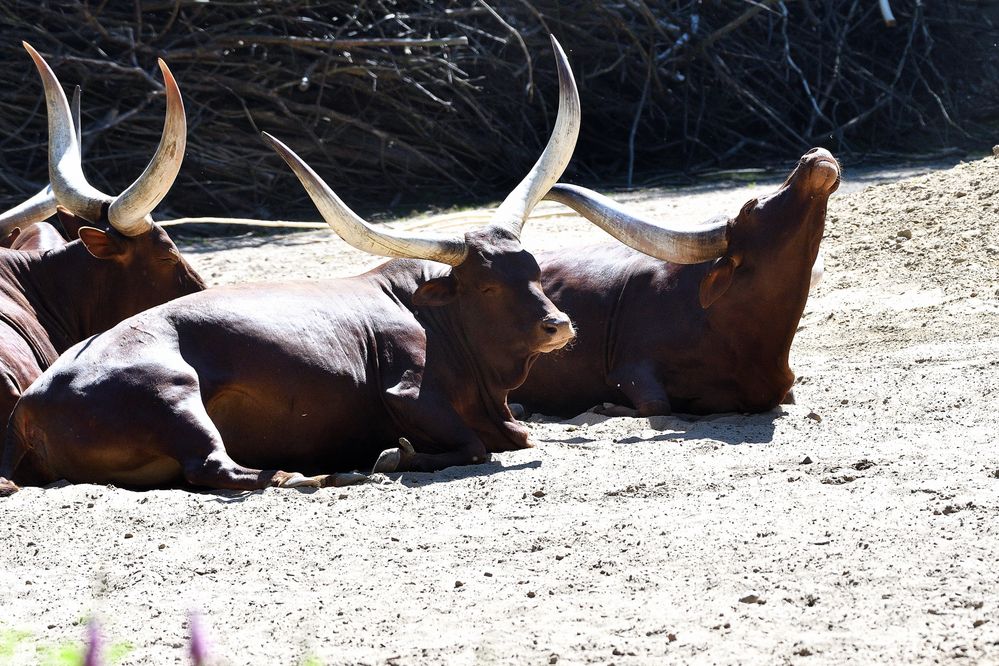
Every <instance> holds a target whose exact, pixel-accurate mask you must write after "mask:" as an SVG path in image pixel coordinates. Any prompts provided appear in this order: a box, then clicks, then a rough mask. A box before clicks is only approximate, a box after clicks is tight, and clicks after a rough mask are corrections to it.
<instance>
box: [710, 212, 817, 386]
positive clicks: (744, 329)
mask: <svg viewBox="0 0 999 666" xmlns="http://www.w3.org/2000/svg"><path fill="white" fill-rule="evenodd" d="M809 216H810V217H812V219H811V220H810V221H809V222H806V223H805V224H802V225H800V226H799V227H798V228H797V229H795V230H794V231H792V232H791V233H790V234H788V235H787V237H785V238H783V239H782V242H781V243H780V247H779V248H778V249H777V250H776V251H774V252H770V253H765V254H764V255H763V256H761V257H760V258H759V260H760V261H762V262H766V264H767V266H766V267H765V268H763V269H757V270H756V271H754V272H755V276H754V277H752V278H750V280H749V281H747V282H745V283H741V284H740V283H739V282H737V283H736V284H735V285H733V286H734V287H735V288H734V289H733V290H732V293H731V294H728V295H727V297H729V298H731V299H732V300H733V301H734V302H737V303H740V305H739V306H738V307H736V308H733V309H731V310H729V309H728V308H725V309H726V310H729V311H733V312H736V313H737V315H736V317H737V319H738V320H739V321H740V322H742V325H741V326H739V327H738V328H736V329H734V330H739V331H740V332H741V333H740V338H741V339H742V340H744V341H745V342H746V343H747V344H745V345H742V346H743V348H745V349H753V354H754V356H756V357H758V358H776V359H780V365H781V367H787V366H788V361H789V356H790V352H791V343H792V341H793V339H794V334H795V332H796V331H797V328H798V323H799V322H800V320H801V315H802V314H803V313H804V311H805V304H806V302H807V301H808V288H809V281H810V277H811V271H812V265H813V264H814V263H815V259H816V257H817V255H818V251H819V243H820V241H821V240H822V233H823V230H824V229H825V207H824V206H823V208H822V210H821V211H809ZM816 227H817V228H816ZM773 267H779V279H778V280H777V281H776V283H771V284H770V285H760V284H754V281H756V280H760V279H763V277H762V276H772V275H773V274H774V270H773ZM774 284H776V286H777V288H776V289H774ZM743 285H744V286H743ZM762 294H770V297H769V298H767V299H766V300H765V301H763V302H761V295H762ZM750 322H751V323H753V324H755V325H749V326H747V325H746V324H747V323H750ZM730 325H731V324H730ZM778 326H779V330H775V329H776V328H777V327H778Z"/></svg>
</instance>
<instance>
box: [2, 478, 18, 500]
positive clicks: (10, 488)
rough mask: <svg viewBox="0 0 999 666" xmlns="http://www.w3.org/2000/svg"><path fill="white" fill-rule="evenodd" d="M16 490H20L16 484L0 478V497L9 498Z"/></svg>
mask: <svg viewBox="0 0 999 666" xmlns="http://www.w3.org/2000/svg"><path fill="white" fill-rule="evenodd" d="M18 490H20V488H18V486H17V484H16V483H14V482H13V481H8V480H7V479H5V478H3V477H0V497H10V496H11V495H13V494H14V493H16V492H17V491H18Z"/></svg>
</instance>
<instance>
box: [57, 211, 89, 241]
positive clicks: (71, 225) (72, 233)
mask: <svg viewBox="0 0 999 666" xmlns="http://www.w3.org/2000/svg"><path fill="white" fill-rule="evenodd" d="M56 217H58V218H59V223H60V224H61V225H62V229H63V231H65V232H66V234H65V235H66V238H67V239H68V240H76V239H77V238H79V237H80V227H82V226H83V225H85V224H86V223H87V221H86V220H84V219H83V218H82V217H77V216H76V215H73V214H72V213H70V212H69V211H68V210H66V209H65V208H63V207H62V206H58V207H56Z"/></svg>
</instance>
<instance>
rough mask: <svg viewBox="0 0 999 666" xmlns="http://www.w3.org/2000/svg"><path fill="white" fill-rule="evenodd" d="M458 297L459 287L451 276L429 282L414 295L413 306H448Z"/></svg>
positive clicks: (422, 285) (421, 286)
mask: <svg viewBox="0 0 999 666" xmlns="http://www.w3.org/2000/svg"><path fill="white" fill-rule="evenodd" d="M457 295H458V285H457V283H456V282H455V280H454V278H453V277H451V276H450V275H447V276H445V277H439V278H434V279H433V280H427V281H426V282H424V283H423V284H421V285H420V286H419V288H418V289H417V290H416V293H414V294H413V305H416V306H424V305H428V306H439V305H447V304H448V303H450V302H451V301H453V300H454V297H455V296H457Z"/></svg>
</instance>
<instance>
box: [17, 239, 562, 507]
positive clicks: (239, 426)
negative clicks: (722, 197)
mask: <svg viewBox="0 0 999 666" xmlns="http://www.w3.org/2000/svg"><path fill="white" fill-rule="evenodd" d="M465 242H466V243H467V245H468V248H469V252H468V256H467V258H466V260H465V261H464V262H463V263H461V264H460V265H458V266H456V267H454V268H453V269H451V268H448V267H446V266H443V265H441V264H437V263H433V262H427V261H419V260H410V259H397V260H393V261H389V262H387V263H385V264H383V265H382V266H380V267H378V268H376V269H374V270H372V271H370V272H368V273H365V274H363V275H360V276H357V277H353V278H344V279H339V280H328V281H322V282H310V283H307V282H299V283H291V284H258V285H248V286H241V287H226V288H218V289H211V290H208V291H205V292H203V293H200V294H194V295H192V296H188V297H186V298H182V299H179V300H177V301H173V302H171V303H167V304H165V305H162V306H160V307H157V308H154V309H152V310H149V311H147V312H144V313H142V314H139V315H137V316H135V317H132V318H130V319H127V320H125V321H123V322H122V323H121V324H119V325H118V326H116V327H115V328H113V329H111V330H110V331H108V332H106V333H103V334H101V335H98V336H96V337H94V338H92V339H90V340H87V341H85V342H83V343H81V344H79V345H77V346H76V347H74V348H73V349H71V350H70V351H69V352H67V353H66V354H65V355H63V356H62V357H61V358H60V359H59V360H58V361H57V362H56V363H55V364H54V365H53V366H52V368H50V369H49V371H47V372H46V373H45V374H44V375H43V376H42V377H41V378H39V380H38V381H37V382H36V383H35V384H34V385H33V386H32V388H31V389H29V390H28V391H27V392H26V393H25V395H24V397H23V398H22V399H21V401H20V402H19V403H18V407H17V409H16V411H15V414H14V416H13V417H12V420H11V423H12V429H11V434H10V435H9V437H8V440H7V445H6V451H5V458H6V460H8V461H12V460H13V461H15V462H16V460H20V459H21V456H24V457H25V459H27V458H33V459H34V460H35V461H36V462H37V464H35V465H34V469H35V470H36V471H37V470H41V471H42V474H40V475H38V476H36V477H35V478H31V479H24V480H25V481H30V482H32V483H41V482H45V481H49V480H52V479H56V478H62V477H65V478H67V479H69V480H71V481H76V482H96V483H117V484H125V485H132V486H143V487H149V486H159V485H164V484H173V483H178V482H184V481H187V482H188V483H191V484H195V485H205V486H212V487H221V488H260V487H264V486H267V485H270V484H283V483H284V481H286V480H287V479H288V477H289V476H291V475H290V474H289V473H286V472H280V471H277V470H279V469H292V468H294V469H295V470H298V471H305V472H308V473H310V474H314V473H319V472H330V471H336V470H349V469H354V468H357V467H359V466H365V465H371V464H372V463H373V462H374V461H375V460H376V458H377V457H378V455H379V454H380V453H381V452H382V451H383V450H385V449H387V448H389V447H394V446H396V444H397V442H398V440H399V438H400V437H405V438H407V439H408V440H409V441H411V442H412V444H413V445H414V447H415V450H416V452H415V453H414V454H410V453H406V452H405V451H403V452H401V454H400V460H399V464H398V469H410V470H434V469H439V468H442V467H446V466H449V465H458V464H469V463H475V462H482V461H485V460H487V459H488V456H489V452H490V451H503V450H508V449H516V448H523V447H526V446H530V444H529V442H528V432H527V429H526V428H525V427H524V426H523V425H521V424H519V423H518V422H517V421H516V420H514V419H513V417H512V415H511V414H510V412H509V410H508V409H507V405H506V394H507V391H508V390H509V389H510V388H512V387H514V386H517V385H518V384H520V383H521V382H522V381H523V380H524V378H525V377H526V375H527V372H528V370H529V369H530V366H531V364H532V362H533V361H534V359H535V358H536V357H537V356H538V354H540V353H542V352H545V351H549V350H552V349H554V348H557V347H560V346H562V345H564V344H565V343H566V342H567V341H568V340H569V339H570V338H571V337H572V327H571V324H570V323H569V320H568V318H567V317H566V316H565V315H564V314H562V313H561V312H559V311H558V310H557V309H556V308H555V307H554V305H553V304H552V303H551V301H550V300H548V299H547V298H546V297H545V295H544V293H543V292H542V290H541V284H540V269H539V267H538V265H537V262H536V261H535V260H534V258H533V257H532V256H531V255H530V254H529V253H528V252H526V251H525V250H524V249H523V248H522V247H521V246H520V242H519V241H518V240H517V239H516V237H515V236H514V234H513V233H512V232H511V231H509V230H507V229H504V228H501V227H497V226H489V227H486V228H484V229H481V230H477V231H473V232H469V233H468V234H466V236H465ZM25 454H27V455H25ZM12 467H13V464H12V463H10V462H8V463H5V467H4V469H3V470H0V472H4V471H5V472H6V473H8V474H9V473H11V472H13V473H14V474H15V477H14V478H15V479H17V480H20V479H18V477H17V476H16V474H17V473H18V471H19V470H15V469H12Z"/></svg>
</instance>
